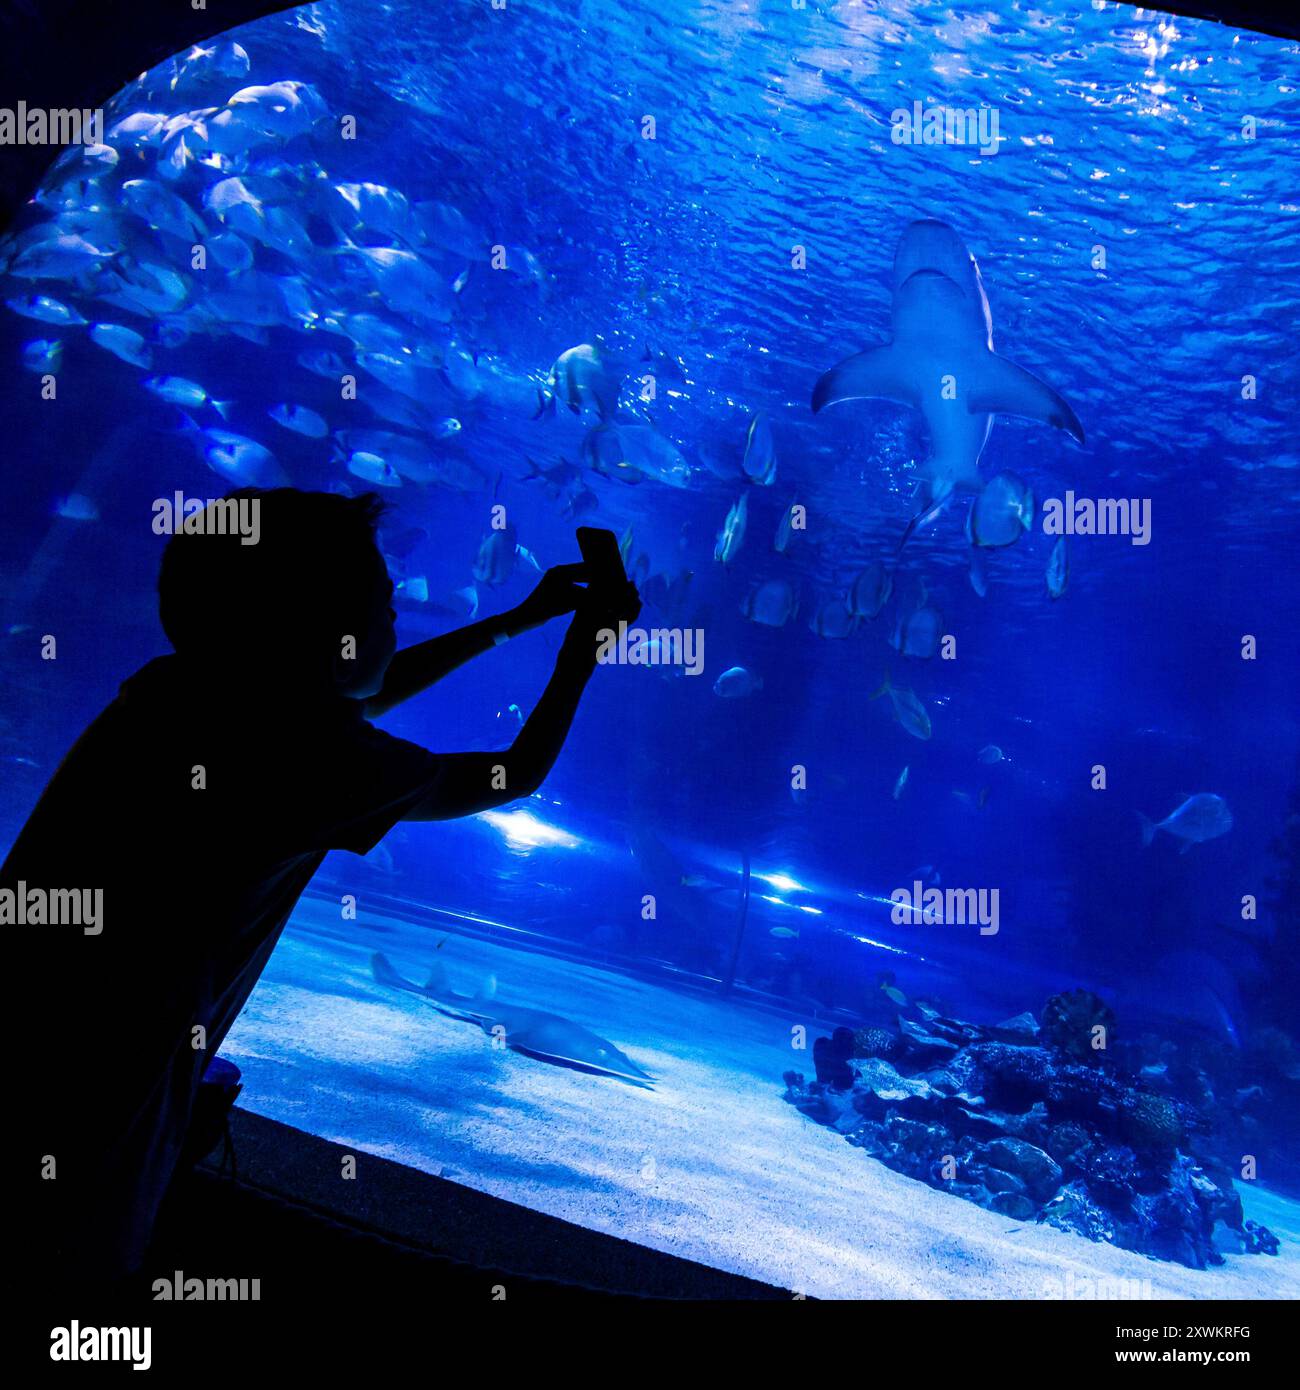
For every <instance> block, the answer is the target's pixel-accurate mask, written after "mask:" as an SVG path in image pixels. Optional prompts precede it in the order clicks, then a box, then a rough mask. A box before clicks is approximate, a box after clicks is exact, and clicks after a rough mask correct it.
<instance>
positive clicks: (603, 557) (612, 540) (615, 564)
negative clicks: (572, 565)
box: [578, 526, 627, 588]
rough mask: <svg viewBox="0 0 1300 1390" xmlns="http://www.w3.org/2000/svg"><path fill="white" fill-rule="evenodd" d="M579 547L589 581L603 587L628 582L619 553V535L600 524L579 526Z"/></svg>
mask: <svg viewBox="0 0 1300 1390" xmlns="http://www.w3.org/2000/svg"><path fill="white" fill-rule="evenodd" d="M578 549H579V550H581V551H582V561H583V564H585V565H586V567H587V582H588V583H589V584H597V585H600V586H601V587H602V588H603V587H606V586H609V587H610V588H613V586H615V585H622V584H626V583H627V571H626V570H625V569H624V568H623V557H622V555H620V554H619V549H618V537H617V536H616V535H615V534H614V533H613V531H607V530H605V529H604V528H603V527H600V526H579V527H578Z"/></svg>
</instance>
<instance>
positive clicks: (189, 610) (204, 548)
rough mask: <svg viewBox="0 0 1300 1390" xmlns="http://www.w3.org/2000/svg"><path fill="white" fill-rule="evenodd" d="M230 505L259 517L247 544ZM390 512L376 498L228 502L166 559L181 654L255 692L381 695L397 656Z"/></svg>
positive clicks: (167, 624) (257, 493)
mask: <svg viewBox="0 0 1300 1390" xmlns="http://www.w3.org/2000/svg"><path fill="white" fill-rule="evenodd" d="M231 502H235V503H238V504H239V506H240V508H241V509H242V512H243V515H245V516H248V515H249V514H250V509H251V508H252V507H253V506H255V509H256V510H255V513H254V515H255V516H256V520H255V522H254V523H253V525H252V526H251V527H247V528H246V533H245V534H244V535H241V534H239V532H238V530H237V528H236V527H235V526H234V525H230V524H229V518H230V517H231V516H233V514H234V513H233V509H232V508H230V507H229V504H230V503H231ZM219 510H220V511H221V513H222V515H223V516H224V517H225V519H226V521H227V524H226V525H224V526H223V525H220V524H219V522H218V513H219ZM382 512H383V503H382V502H381V501H380V500H379V498H378V497H376V496H375V495H374V494H373V493H367V494H365V495H364V496H362V497H341V496H337V495H335V494H333V493H328V492H299V491H298V490H297V489H296V488H275V489H272V490H263V489H260V488H240V489H238V490H237V491H235V492H232V493H228V494H227V496H226V498H224V499H223V502H222V503H221V504H217V506H215V507H214V506H209V507H208V508H207V509H206V510H205V512H204V513H202V515H201V517H200V518H199V520H201V521H202V522H204V523H205V525H204V526H203V529H202V530H200V529H199V526H198V524H197V523H196V522H195V521H193V520H191V521H190V522H189V523H187V529H186V530H184V531H180V530H178V532H177V534H175V535H173V536H172V538H171V540H170V541H169V542H168V543H167V548H166V550H165V551H164V552H163V560H162V569H161V571H160V573H159V575H158V600H159V602H158V608H159V616H160V617H161V618H162V625H163V630H164V631H165V632H166V634H167V636H168V638H169V640H170V641H171V644H172V646H173V647H175V648H176V650H177V652H178V653H180V654H181V655H182V656H184V657H186V658H190V659H193V660H195V661H197V662H201V663H202V664H203V665H205V666H207V667H210V668H212V669H213V671H214V673H218V672H224V673H226V674H229V675H232V676H235V677H238V679H239V680H240V681H241V682H246V683H247V685H248V686H249V687H250V688H255V687H256V686H257V685H258V684H259V683H260V682H262V681H273V682H275V684H276V685H277V686H281V687H283V686H286V685H287V686H291V687H293V688H294V689H296V690H302V689H304V688H314V689H316V690H320V691H333V692H334V693H336V694H340V695H346V696H350V697H352V698H354V699H364V698H366V697H367V696H369V695H373V694H375V693H376V692H377V691H378V690H379V689H380V687H381V686H382V685H383V679H384V673H385V671H386V670H387V669H388V663H389V662H390V661H391V660H392V656H393V652H394V650H395V648H396V637H395V635H394V631H393V622H394V618H395V614H394V613H393V610H392V607H391V603H392V593H393V585H392V580H391V579H390V578H389V577H388V571H387V567H386V566H385V564H384V557H383V555H382V554H381V553H380V550H379V546H378V544H377V542H376V540H375V527H376V525H377V523H378V521H379V518H380V516H381V514H382ZM250 536H251V537H253V538H255V539H254V540H253V543H252V544H246V543H245V542H246V541H247V540H248V539H249V537H250Z"/></svg>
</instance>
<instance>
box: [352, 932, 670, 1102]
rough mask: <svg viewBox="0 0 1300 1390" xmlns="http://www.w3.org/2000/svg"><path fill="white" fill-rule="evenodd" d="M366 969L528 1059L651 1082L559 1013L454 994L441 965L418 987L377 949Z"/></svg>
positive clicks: (637, 1083)
mask: <svg viewBox="0 0 1300 1390" xmlns="http://www.w3.org/2000/svg"><path fill="white" fill-rule="evenodd" d="M370 969H371V971H372V972H373V973H374V977H375V979H376V980H377V981H378V982H379V983H380V984H381V985H389V986H391V987H392V988H394V989H404V990H408V991H409V992H410V993H412V994H418V995H419V996H420V997H421V998H422V999H424V1000H427V1001H428V1003H430V1004H432V1005H433V1007H434V1008H435V1009H437V1010H438V1012H439V1013H440V1014H445V1015H446V1016H447V1017H448V1018H456V1019H460V1020H461V1021H462V1022H465V1023H476V1024H478V1026H479V1027H480V1028H482V1030H483V1031H484V1032H485V1033H487V1034H488V1035H489V1036H495V1037H500V1038H501V1039H502V1041H503V1042H504V1044H505V1046H506V1047H509V1048H512V1049H513V1050H514V1051H515V1052H522V1053H523V1054H524V1055H525V1056H527V1057H535V1058H537V1060H538V1061H541V1062H551V1063H553V1064H554V1065H555V1066H561V1067H570V1068H572V1069H573V1070H574V1071H585V1072H591V1073H593V1074H594V1075H596V1076H612V1077H615V1078H617V1079H618V1080H619V1081H626V1082H628V1084H629V1085H632V1086H641V1087H644V1088H645V1089H647V1090H648V1089H650V1083H651V1082H652V1081H653V1080H654V1077H652V1076H651V1075H650V1073H649V1072H646V1071H642V1069H641V1068H640V1067H639V1066H637V1064H636V1063H635V1062H634V1061H633V1060H632V1059H631V1058H630V1057H629V1056H628V1055H627V1054H626V1053H624V1052H621V1051H619V1049H618V1048H617V1047H615V1046H614V1044H613V1043H612V1042H609V1041H608V1040H607V1039H605V1038H602V1037H600V1036H598V1035H597V1034H596V1033H593V1032H591V1030H590V1029H587V1028H584V1027H583V1026H582V1025H581V1024H579V1023H574V1022H572V1021H571V1020H570V1019H567V1018H562V1017H561V1016H560V1015H559V1014H552V1013H546V1012H544V1011H543V1010H541V1009H529V1008H525V1007H524V1006H523V1005H518V1004H503V1003H501V1001H500V1000H498V999H496V998H494V997H492V995H491V994H490V993H487V994H478V995H474V996H470V995H468V994H457V993H456V991H455V990H453V989H452V988H451V987H450V986H449V985H448V983H447V974H446V971H445V970H444V969H443V968H442V966H441V965H435V966H434V968H433V971H432V973H431V974H430V976H429V979H428V982H427V983H426V984H425V985H423V986H420V985H417V984H415V983H414V981H412V980H408V979H406V978H405V977H404V976H402V975H399V974H398V973H397V971H396V970H394V969H393V966H392V964H391V963H390V962H389V960H388V957H387V956H385V955H384V954H383V953H382V952H381V951H376V952H375V953H374V955H372V956H371V957H370ZM498 1030H499V1031H498Z"/></svg>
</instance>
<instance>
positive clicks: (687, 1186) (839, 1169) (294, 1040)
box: [222, 900, 1300, 1299]
mask: <svg viewBox="0 0 1300 1390" xmlns="http://www.w3.org/2000/svg"><path fill="white" fill-rule="evenodd" d="M439 942H443V945H442V946H441V947H439V946H438V943H439ZM375 950H382V951H383V952H385V954H386V955H387V956H388V957H389V959H390V960H391V961H392V963H393V964H394V965H395V966H396V967H397V969H398V970H399V971H401V973H402V974H404V975H406V976H407V977H409V978H412V979H420V980H423V979H424V978H425V976H426V975H427V973H428V970H429V967H430V965H431V964H432V962H433V961H434V959H435V958H436V959H438V960H440V961H441V962H442V964H443V965H444V966H445V968H446V970H447V972H448V974H449V976H450V979H451V983H452V985H453V987H454V988H456V989H457V990H460V991H463V992H465V993H473V992H475V990H477V989H478V988H479V987H480V985H481V984H482V982H483V981H484V979H486V978H487V977H488V976H491V975H495V976H496V978H497V981H498V986H497V990H498V995H499V997H500V998H501V999H502V1000H505V1001H509V1002H511V1003H516V1004H527V1005H529V1006H531V1007H533V1008H539V1009H548V1010H551V1011H553V1012H555V1013H560V1014H564V1015H565V1016H566V1017H568V1018H571V1019H573V1020H574V1021H575V1022H577V1023H581V1024H583V1025H585V1026H586V1027H587V1028H590V1029H591V1030H592V1031H593V1032H596V1033H599V1034H601V1035H602V1036H604V1037H606V1038H608V1039H610V1040H611V1041H612V1042H614V1043H616V1044H617V1045H618V1046H619V1047H621V1048H622V1049H623V1050H624V1051H625V1052H626V1053H627V1054H628V1055H629V1056H630V1057H632V1058H633V1059H635V1060H636V1061H637V1062H638V1063H639V1064H640V1065H641V1066H642V1067H644V1068H645V1070H647V1071H648V1072H650V1073H652V1074H653V1076H654V1077H655V1083H654V1087H653V1089H649V1090H647V1089H640V1088H637V1087H634V1086H630V1085H627V1084H624V1083H622V1082H620V1081H618V1080H614V1079H610V1078H607V1077H598V1076H592V1075H588V1074H584V1073H581V1072H577V1071H572V1070H569V1069H566V1068H561V1067H555V1066H551V1065H548V1064H547V1063H544V1062H540V1061H537V1060H534V1059H532V1058H528V1057H523V1056H520V1055H518V1054H516V1053H513V1052H510V1051H503V1050H498V1049H495V1048H494V1047H493V1046H492V1043H491V1040H490V1039H489V1038H488V1037H487V1036H486V1035H485V1034H484V1033H483V1032H482V1031H481V1030H480V1029H478V1028H477V1027H475V1026H473V1025H472V1024H468V1023H464V1022H460V1021H458V1020H454V1019H450V1018H447V1017H445V1016H443V1015H441V1014H439V1013H437V1012H436V1011H435V1010H434V1009H432V1008H431V1007H430V1006H429V1005H428V1004H427V1003H426V1002H424V1001H423V1000H422V999H421V998H419V997H417V996H416V995H413V994H409V993H403V992H401V991H395V990H391V989H388V988H386V987H384V986H382V985H379V984H377V983H376V982H375V981H374V979H373V977H372V975H371V972H370V964H369V962H370V955H371V953H372V952H373V951H375ZM801 1024H804V1025H806V1026H807V1039H808V1044H807V1050H803V1051H799V1050H796V1049H795V1048H794V1045H793V1038H794V1036H795V1030H796V1029H797V1027H798V1026H799V1025H801ZM818 1031H821V1032H824V1031H826V1030H825V1026H824V1025H822V1026H821V1027H820V1029H819V1028H818V1026H817V1025H815V1024H814V1023H813V1022H812V1021H811V1020H809V1019H803V1018H800V1017H798V1016H791V1018H790V1019H789V1020H788V1021H786V1020H781V1019H779V1018H777V1017H775V1016H771V1015H767V1014H763V1013H760V1012H754V1011H751V1010H747V1009H744V1008H741V1007H739V1006H737V1005H735V1004H729V1003H723V1002H720V1001H715V1000H712V999H700V998H694V997H691V996H687V995H681V994H678V993H675V992H673V991H670V990H666V989H663V988H660V987H658V986H656V985H653V984H649V983H646V982H644V981H640V980H634V979H629V978H626V977H624V976H622V975H619V974H616V973H612V972H609V971H604V970H599V969H595V968H592V967H588V966H582V965H575V964H573V963H571V962H569V961H565V960H560V959H556V958H553V957H549V956H545V955H538V954H535V953H533V952H524V951H520V950H516V949H513V948H508V947H505V946H502V945H498V944H496V943H492V942H485V941H481V940H475V939H472V938H468V937H463V936H459V935H452V936H448V935H447V934H446V932H445V931H442V930H439V929H437V928H436V927H434V926H432V925H431V926H430V927H421V926H416V925H413V924H410V923H407V922H403V921H398V920H394V919H391V918H386V917H376V916H373V915H370V916H367V915H365V914H363V915H362V920H361V921H359V922H340V921H339V919H338V908H337V906H334V905H332V904H327V903H324V902H321V901H319V900H307V901H304V902H303V903H302V904H300V906H299V909H298V911H297V913H296V914H295V916H294V919H293V921H292V922H291V923H290V925H289V927H288V928H287V929H286V931H285V933H284V936H283V938H282V939H281V941H280V944H279V946H278V947H277V949H276V951H275V954H274V956H273V957H272V959H271V961H270V964H269V965H268V967H267V969H266V972H265V974H264V975H263V977H262V980H261V982H260V983H259V985H258V987H257V989H256V990H255V991H254V993H253V995H252V997H251V999H250V1000H249V1002H248V1005H247V1007H246V1008H245V1010H244V1012H243V1013H242V1014H241V1015H240V1018H239V1020H238V1021H237V1022H236V1024H235V1027H234V1029H233V1030H232V1032H231V1034H230V1036H229V1037H228V1038H227V1040H226V1043H225V1046H224V1047H223V1048H222V1054H223V1055H225V1056H229V1057H231V1058H233V1059H234V1060H235V1061H237V1062H238V1064H239V1066H240V1067H241V1068H242V1069H243V1072H244V1082H245V1089H244V1092H243V1095H242V1096H241V1098H240V1104H241V1106H243V1107H244V1108H246V1109H249V1110H252V1111H254V1112H255V1113H257V1114H260V1115H265V1116H268V1117H269V1118H271V1119H275V1120H279V1121H282V1122H283V1123H285V1124H289V1125H293V1126H295V1127H297V1128H299V1129H303V1130H307V1131H310V1132H311V1133H313V1134H318V1135H320V1136H322V1137H323V1138H325V1139H329V1140H332V1141H334V1142H336V1143H341V1144H346V1145H348V1146H350V1147H355V1148H357V1149H359V1150H362V1151H366V1152H369V1153H373V1154H377V1155H380V1156H382V1157H385V1158H389V1159H393V1160H395V1161H397V1162H400V1163H405V1164H409V1165H411V1166H412V1167H415V1168H418V1169H421V1170H423V1171H426V1172H431V1173H438V1174H441V1175H442V1176H444V1177H446V1178H449V1179H451V1180H453V1181H455V1182H458V1183H461V1184H463V1185H465V1186H466V1187H470V1188H474V1189H477V1190H479V1191H482V1192H487V1193H490V1194H492V1195H494V1196H497V1197H502V1198H505V1199H507V1200H509V1201H512V1202H517V1203H521V1204H524V1205H527V1206H529V1207H532V1208H534V1209H536V1210H538V1211H542V1212H546V1213H549V1214H550V1215H553V1216H557V1217H561V1218H563V1219H564V1220H566V1221H571V1222H574V1223H576V1224H577V1225H580V1226H585V1227H588V1228H590V1229H592V1230H598V1231H605V1232H609V1233H610V1234H613V1235H618V1236H621V1237H623V1238H625V1239H627V1240H632V1241H636V1242H638V1243H640V1244H643V1245H647V1246H650V1247H652V1248H654V1249H657V1250H663V1251H667V1252H670V1253H672V1254H675V1255H680V1256H683V1257H685V1258H687V1259H692V1260H697V1261H699V1262H701V1263H704V1264H709V1265H713V1266H715V1267H718V1268H721V1269H725V1270H730V1271H732V1272H734V1273H737V1274H743V1275H747V1276H749V1277H751V1278H754V1279H760V1280H763V1281H765V1282H767V1283H770V1284H775V1285H778V1286H780V1287H783V1288H788V1289H791V1290H794V1291H797V1292H802V1293H806V1294H809V1295H812V1296H814V1297H818V1298H1035V1299H1037V1298H1062V1297H1074V1298H1087V1297H1095V1296H1097V1295H1098V1294H1100V1295H1101V1296H1103V1297H1112V1298H1113V1297H1144V1298H1270V1299H1271V1298H1277V1299H1282V1298H1285V1299H1296V1298H1298V1297H1300V1203H1296V1202H1294V1201H1292V1200H1290V1199H1287V1198H1284V1197H1281V1196H1278V1195H1276V1194H1273V1193H1270V1192H1268V1191H1267V1190H1266V1189H1264V1188H1262V1187H1250V1186H1249V1185H1248V1184H1240V1185H1239V1186H1240V1187H1244V1188H1247V1189H1248V1190H1246V1191H1244V1192H1243V1201H1244V1203H1245V1207H1246V1214H1247V1215H1248V1216H1251V1217H1253V1218H1254V1219H1255V1220H1257V1221H1262V1222H1263V1223H1264V1224H1265V1225H1266V1226H1268V1227H1269V1228H1270V1229H1271V1230H1272V1231H1273V1233H1274V1234H1275V1235H1276V1236H1277V1237H1278V1238H1279V1239H1280V1241H1281V1243H1282V1247H1281V1253H1280V1254H1279V1255H1278V1256H1275V1257H1274V1256H1267V1255H1230V1256H1228V1258H1227V1263H1226V1264H1224V1265H1221V1266H1219V1267H1217V1268H1215V1269H1211V1270H1194V1269H1187V1268H1185V1267H1183V1266H1182V1265H1176V1264H1169V1263H1166V1262H1164V1261H1157V1260H1152V1259H1148V1258H1146V1257H1145V1256H1142V1255H1136V1254H1133V1253H1132V1252H1130V1251H1125V1250H1119V1249H1116V1248H1114V1247H1113V1246H1109V1245H1102V1244H1094V1243H1093V1242H1091V1241H1088V1240H1085V1239H1083V1238H1082V1237H1081V1236H1077V1235H1073V1234H1071V1233H1068V1232H1065V1231H1058V1230H1056V1229H1054V1228H1052V1227H1049V1226H1040V1225H1037V1224H1034V1223H1030V1224H1024V1223H1019V1222H1015V1221H1012V1220H1009V1219H1008V1218H1006V1217H1002V1216H998V1215H997V1214H995V1213H993V1212H988V1211H984V1210H983V1209H982V1208H980V1207H977V1206H975V1205H973V1204H972V1203H970V1202H966V1201H964V1200H962V1199H961V1198H958V1197H950V1196H947V1195H946V1194H944V1193H942V1192H937V1191H935V1190H934V1189H932V1188H929V1187H927V1186H925V1185H924V1184H923V1183H919V1182H916V1181H914V1180H913V1179H911V1178H906V1177H903V1176H902V1175H901V1174H898V1173H894V1172H892V1171H891V1170H890V1169H888V1168H886V1167H884V1166H883V1165H882V1164H880V1163H878V1162H877V1161H875V1160H874V1159H872V1158H869V1157H868V1156H867V1155H866V1154H865V1153H864V1152H863V1151H862V1150H861V1149H859V1148H857V1147H855V1146H854V1145H852V1144H849V1143H848V1142H847V1141H846V1140H845V1139H844V1138H842V1137H841V1136H840V1135H839V1134H837V1133H836V1132H835V1131H833V1130H831V1129H828V1128H826V1127H824V1126H822V1125H818V1124H815V1123H813V1122H812V1121H810V1120H808V1119H806V1118H805V1117H804V1116H803V1115H801V1114H800V1113H799V1111H798V1110H796V1109H795V1108H794V1107H793V1106H791V1105H789V1104H787V1103H786V1102H785V1101H783V1100H782V1098H781V1097H782V1092H783V1089H784V1087H783V1083H782V1081H781V1075H782V1073H783V1072H785V1071H788V1070H791V1069H794V1070H796V1071H802V1072H804V1073H805V1074H811V1072H812V1055H811V1042H812V1038H813V1037H815V1036H816V1035H817V1033H818Z"/></svg>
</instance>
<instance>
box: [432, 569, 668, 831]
mask: <svg viewBox="0 0 1300 1390" xmlns="http://www.w3.org/2000/svg"><path fill="white" fill-rule="evenodd" d="M552 573H554V571H552ZM640 611H641V601H640V599H639V598H638V596H637V592H636V587H635V585H633V584H630V583H629V584H628V585H627V587H626V590H625V591H624V593H623V594H622V595H612V596H609V595H605V596H601V597H600V598H599V599H596V598H594V597H593V601H591V602H587V603H584V604H583V605H582V606H581V607H580V608H579V609H578V610H577V612H576V613H575V615H574V618H573V621H572V622H571V623H570V624H569V631H568V633H567V635H566V636H565V639H564V645H563V646H562V647H561V648H560V654H559V656H558V658H557V659H556V662H555V672H554V674H553V675H552V676H551V679H550V681H549V682H548V683H547V686H546V689H545V691H544V692H543V693H542V698H541V699H540V700H539V701H538V702H537V705H536V707H535V708H534V710H533V712H532V714H530V715H529V716H528V719H527V721H526V722H525V724H524V726H523V728H522V729H520V731H519V736H518V737H517V738H516V739H515V741H514V743H512V744H511V745H510V747H509V748H508V749H507V750H506V751H505V752H502V753H452V754H448V755H446V757H445V759H444V761H445V764H446V770H445V772H444V773H443V775H442V776H441V777H440V778H439V779H438V783H437V786H436V787H435V788H434V790H433V791H432V792H431V793H430V795H429V796H428V797H427V798H426V800H425V801H423V802H421V803H420V804H419V805H418V806H415V807H414V808H413V809H412V810H411V811H409V812H408V813H407V815H406V816H405V819H406V820H452V819H454V818H455V817H457V816H472V815H475V814H477V813H478V812H479V811H489V810H491V809H492V808H493V807H495V806H504V805H505V804H506V803H507V802H511V801H517V800H518V799H519V798H520V797H522V796H531V795H532V794H533V792H535V791H536V790H537V789H538V787H540V786H541V785H542V783H543V781H545V779H546V775H547V773H549V772H550V770H551V768H552V767H553V766H554V764H555V760H556V758H557V757H559V754H560V749H561V748H562V747H563V746H564V740H565V738H566V737H567V736H568V733H569V728H570V726H571V725H572V724H573V716H574V715H575V714H576V713H577V709H578V701H579V700H580V699H581V697H582V692H583V691H584V690H585V689H586V686H587V681H588V680H589V679H590V678H591V673H592V672H593V671H594V670H595V669H596V648H597V641H598V636H597V635H598V633H599V632H600V631H601V630H602V629H605V628H611V629H612V628H617V626H618V623H619V621H620V619H621V620H623V621H626V622H634V621H635V619H636V616H637V614H638V613H639V612H640Z"/></svg>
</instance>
